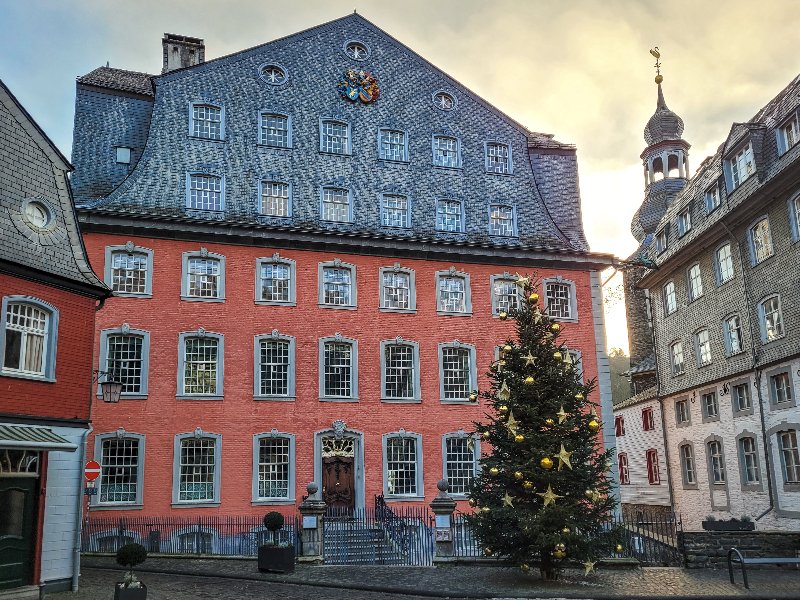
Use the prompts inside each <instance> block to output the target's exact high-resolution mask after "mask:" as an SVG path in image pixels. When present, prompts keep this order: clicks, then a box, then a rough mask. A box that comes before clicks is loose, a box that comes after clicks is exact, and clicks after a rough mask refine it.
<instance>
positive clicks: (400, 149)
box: [378, 128, 408, 162]
mask: <svg viewBox="0 0 800 600" xmlns="http://www.w3.org/2000/svg"><path fill="white" fill-rule="evenodd" d="M378 158H380V159H381V160H393V161H398V162H406V161H408V135H406V132H405V131H400V130H399V129H389V128H381V129H379V130H378Z"/></svg>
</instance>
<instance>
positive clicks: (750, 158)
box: [724, 139, 756, 191]
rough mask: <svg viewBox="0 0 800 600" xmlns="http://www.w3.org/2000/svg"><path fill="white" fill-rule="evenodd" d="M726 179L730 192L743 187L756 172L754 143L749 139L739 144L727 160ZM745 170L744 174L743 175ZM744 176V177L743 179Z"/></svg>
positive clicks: (725, 163)
mask: <svg viewBox="0 0 800 600" xmlns="http://www.w3.org/2000/svg"><path fill="white" fill-rule="evenodd" d="M724 165H725V169H724V170H725V178H726V180H727V183H728V189H729V190H730V191H733V190H735V189H736V188H738V187H739V186H741V185H742V184H743V183H744V182H745V181H747V180H748V179H750V177H751V176H752V175H754V174H755V172H756V161H755V157H754V155H753V143H752V141H751V140H750V139H747V140H746V141H744V142H743V143H741V144H739V145H738V146H737V147H736V149H735V150H733V151H732V152H730V153H729V154H728V157H727V158H726V159H725V162H724ZM742 170H744V173H742ZM742 175H744V177H742Z"/></svg>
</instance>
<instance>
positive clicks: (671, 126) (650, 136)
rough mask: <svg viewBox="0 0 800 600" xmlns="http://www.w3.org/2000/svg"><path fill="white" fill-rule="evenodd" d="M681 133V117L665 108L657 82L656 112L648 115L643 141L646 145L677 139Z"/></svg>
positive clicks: (659, 85)
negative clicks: (650, 115)
mask: <svg viewBox="0 0 800 600" xmlns="http://www.w3.org/2000/svg"><path fill="white" fill-rule="evenodd" d="M682 133H683V119H681V118H680V117H679V116H678V115H676V114H675V113H674V112H672V111H671V110H670V109H669V108H667V103H666V102H664V92H663V91H662V90H661V84H660V83H659V84H658V101H657V102H656V112H655V113H654V114H653V116H652V117H650V120H649V121H648V122H647V125H646V126H645V128H644V141H645V142H647V145H648V146H652V145H653V144H657V143H659V142H663V141H665V140H679V139H680V138H681V134H682Z"/></svg>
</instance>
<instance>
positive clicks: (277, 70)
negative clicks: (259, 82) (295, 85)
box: [258, 64, 289, 86]
mask: <svg viewBox="0 0 800 600" xmlns="http://www.w3.org/2000/svg"><path fill="white" fill-rule="evenodd" d="M258 74H259V76H260V77H261V79H263V80H264V81H265V82H266V83H268V84H270V85H276V86H277V85H283V84H284V83H286V82H287V81H289V75H288V71H287V70H286V69H285V68H284V67H283V66H281V65H275V64H267V65H261V66H260V67H259V69H258Z"/></svg>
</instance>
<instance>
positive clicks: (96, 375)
mask: <svg viewBox="0 0 800 600" xmlns="http://www.w3.org/2000/svg"><path fill="white" fill-rule="evenodd" d="M98 382H99V384H100V393H101V394H102V396H103V402H108V403H109V404H116V403H117V402H119V397H120V396H121V395H122V382H120V381H117V380H116V378H115V376H114V373H113V372H109V371H98V370H94V371H92V383H98Z"/></svg>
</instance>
